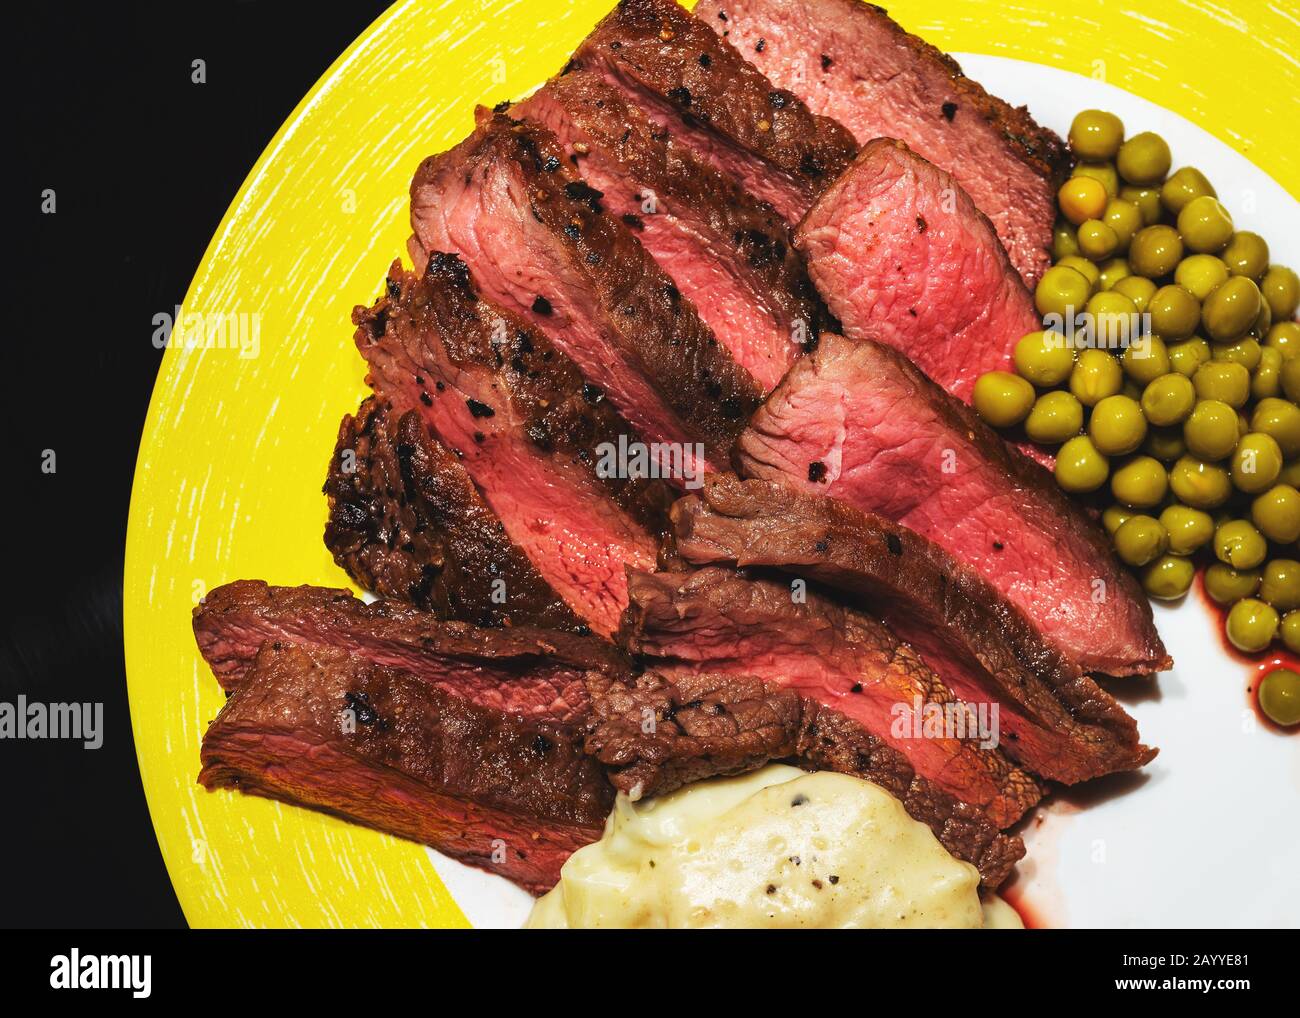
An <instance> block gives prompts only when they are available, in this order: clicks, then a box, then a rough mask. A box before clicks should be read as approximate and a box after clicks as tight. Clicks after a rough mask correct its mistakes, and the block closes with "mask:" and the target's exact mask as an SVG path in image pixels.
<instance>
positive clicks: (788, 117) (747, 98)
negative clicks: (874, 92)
mask: <svg viewBox="0 0 1300 1018" xmlns="http://www.w3.org/2000/svg"><path fill="white" fill-rule="evenodd" d="M574 62H575V64H576V65H577V66H582V67H596V68H602V69H604V70H605V71H606V72H607V73H608V74H610V75H613V76H616V77H617V78H618V79H620V80H621V81H622V82H624V83H625V84H626V86H627V87H629V88H631V89H633V90H636V91H638V92H640V93H642V94H645V95H647V96H653V97H654V98H656V99H658V100H661V101H662V102H663V103H664V104H665V105H666V106H667V107H669V108H671V109H672V110H674V111H675V112H676V114H677V115H678V116H679V117H680V118H681V121H682V122H683V123H684V124H686V125H687V126H690V127H694V126H698V125H703V126H704V127H705V128H707V129H708V130H710V131H712V132H715V133H716V134H717V135H719V136H721V138H723V139H725V140H726V142H727V143H729V144H730V145H732V146H734V147H735V148H736V149H739V150H740V151H741V152H744V153H749V154H751V155H752V156H754V157H755V158H757V159H759V160H761V161H762V162H763V163H764V164H766V165H767V166H768V167H770V169H771V171H772V172H774V173H776V174H779V175H781V176H782V177H784V178H785V179H786V180H787V181H788V182H789V184H790V186H792V187H793V188H794V189H795V190H797V191H798V193H799V194H800V195H802V197H803V199H804V201H805V202H811V200H812V199H813V198H814V197H816V195H817V194H818V193H819V192H820V191H821V189H822V188H823V187H825V186H826V184H827V183H829V182H830V181H832V180H834V179H835V177H837V176H838V175H839V174H840V172H841V171H843V169H844V168H845V167H846V166H847V165H848V164H849V162H850V160H852V158H853V155H854V153H855V152H856V151H857V143H856V142H855V141H854V139H853V136H852V135H851V134H850V133H849V132H848V130H846V129H845V128H844V127H843V126H841V125H840V124H838V123H836V122H835V121H833V120H831V119H829V118H827V117H819V116H816V115H815V114H813V113H812V112H811V111H809V109H808V107H807V106H806V105H805V103H804V102H803V100H802V99H800V98H799V97H798V96H796V95H795V94H794V93H793V92H790V91H788V90H786V89H782V88H777V87H776V86H775V85H773V84H772V82H770V81H768V79H767V78H766V77H765V76H764V75H763V74H762V73H761V72H760V71H759V70H758V69H757V68H755V67H754V66H753V65H752V64H750V63H749V62H748V61H747V60H746V59H745V57H744V56H743V55H742V54H741V53H740V52H738V51H737V50H736V49H735V48H734V47H733V46H731V45H730V44H729V43H727V42H726V41H725V40H723V39H721V38H720V37H718V36H717V35H715V34H714V33H713V32H712V31H711V30H710V29H709V28H708V27H707V26H706V25H704V24H702V23H701V22H700V21H698V20H697V19H695V18H693V17H691V16H690V14H688V13H687V12H686V11H685V10H683V9H682V8H681V7H679V6H678V5H677V4H676V3H673V2H672V0H620V3H619V4H618V5H617V6H616V7H615V8H614V10H612V11H611V12H610V13H609V14H608V15H606V16H605V18H604V20H603V21H601V22H600V24H599V25H597V26H596V28H595V30H594V31H593V32H592V33H591V35H590V36H588V37H587V39H586V41H585V42H584V43H583V44H582V46H581V47H579V49H578V51H577V53H575V54H574ZM782 211H783V213H785V214H787V215H788V212H786V210H782ZM793 218H798V217H797V216H794V217H793Z"/></svg>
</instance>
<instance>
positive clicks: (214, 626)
mask: <svg viewBox="0 0 1300 1018" xmlns="http://www.w3.org/2000/svg"><path fill="white" fill-rule="evenodd" d="M193 626H194V638H195V640H196V641H197V643H198V646H199V652H200V653H201V654H202V655H203V658H204V660H205V661H207V663H208V665H209V666H210V667H211V668H212V672H213V674H214V675H215V676H216V677H217V681H218V682H220V683H221V685H222V686H223V687H225V688H226V689H227V690H231V689H235V688H237V687H238V686H239V685H240V683H241V682H242V681H243V679H244V676H245V675H246V673H247V672H248V669H249V668H250V667H251V666H252V663H253V659H254V658H255V657H256V656H257V652H258V650H259V649H260V648H261V647H262V645H263V644H264V643H271V644H276V643H282V644H297V645H299V646H303V647H308V648H310V647H321V648H335V649H339V650H346V651H348V652H349V653H351V654H352V655H354V656H355V657H357V658H360V659H364V660H369V661H373V662H374V663H376V664H379V665H384V666H387V667H394V668H400V669H402V670H403V671H406V672H409V673H411V674H416V675H424V676H426V678H428V680H429V681H430V682H431V683H435V684H436V683H438V682H446V683H447V684H449V685H453V686H454V685H456V684H457V683H461V684H463V685H465V688H466V689H468V688H469V687H470V686H473V687H474V688H475V689H483V690H486V691H487V695H488V696H489V698H490V699H493V700H497V699H500V698H501V697H503V696H504V697H507V698H508V694H509V692H510V691H509V689H506V688H503V689H502V690H500V691H499V692H498V693H493V692H492V684H493V683H499V684H500V685H502V686H503V687H508V686H510V684H511V683H512V682H514V681H516V680H517V681H523V680H524V679H525V678H528V677H529V676H533V677H539V679H540V680H543V681H545V682H549V683H550V684H551V685H552V686H553V687H554V690H555V693H554V696H553V697H552V699H551V701H549V702H547V703H542V704H541V705H540V706H538V707H536V708H534V707H531V706H530V707H522V706H517V707H514V708H512V710H515V711H516V712H527V713H539V712H541V713H548V712H549V713H551V714H555V716H565V717H577V716H581V715H582V714H583V713H584V712H585V710H586V696H585V692H584V690H585V687H581V683H582V681H583V680H582V677H583V675H584V673H586V672H588V671H598V672H602V673H604V674H607V675H609V676H611V677H612V678H615V679H619V680H622V679H626V678H628V677H630V674H631V666H630V665H629V663H628V661H627V658H626V657H624V656H623V654H621V653H620V652H619V651H617V650H616V649H615V648H614V647H613V646H611V645H610V644H609V643H607V642H605V641H604V640H599V639H597V638H595V637H589V636H579V635H577V634H574V633H564V632H558V631H552V630H548V629H540V628H537V627H534V626H523V625H521V626H512V627H508V628H503V629H480V628H477V627H475V626H472V625H468V624H466V623H463V622H453V621H443V620H439V619H436V618H433V617H432V616H430V615H429V614H428V613H427V612H423V611H420V610H419V609H416V608H413V607H411V606H410V605H407V604H403V603H401V602H397V601H375V602H373V603H371V604H366V603H365V602H363V601H362V600H360V599H359V598H357V597H355V596H354V595H353V594H352V593H351V592H349V591H346V590H335V589H331V588H329V587H312V586H301V587H274V586H270V585H269V584H267V583H264V582H263V581H261V580H236V581H235V582H233V583H227V584H225V585H223V586H220V587H217V588H216V589H214V590H212V591H210V592H209V593H208V595H207V596H206V597H205V598H204V599H203V601H202V602H200V603H199V604H198V606H197V607H195V609H194V616H193ZM466 675H468V676H469V678H465V676H466ZM476 676H482V678H483V681H482V682H479V681H476V680H475V678H476ZM580 687H581V688H580ZM464 695H469V694H468V693H465V694H464ZM557 712H558V713H557Z"/></svg>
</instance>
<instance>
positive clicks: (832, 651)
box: [620, 568, 1042, 827]
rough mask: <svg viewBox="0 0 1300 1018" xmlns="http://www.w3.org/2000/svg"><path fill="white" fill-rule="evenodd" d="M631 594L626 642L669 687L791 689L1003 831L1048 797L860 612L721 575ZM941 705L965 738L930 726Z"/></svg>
mask: <svg viewBox="0 0 1300 1018" xmlns="http://www.w3.org/2000/svg"><path fill="white" fill-rule="evenodd" d="M628 593H629V596H630V597H631V603H630V604H629V606H628V610H627V613H626V616H625V618H624V625H623V628H622V630H621V631H620V637H621V639H622V640H623V641H624V642H625V643H626V645H627V646H628V648H629V649H630V650H632V651H634V652H635V653H639V654H643V655H645V656H647V657H649V658H652V659H654V660H653V661H652V662H651V664H652V667H653V668H654V670H656V671H661V672H663V673H664V674H665V675H667V676H668V677H669V678H676V677H678V676H679V675H680V674H682V673H687V674H691V673H711V674H722V675H749V676H754V677H756V678H758V679H761V680H763V681H765V682H771V683H774V684H776V685H777V686H779V687H782V688H787V689H792V690H794V691H795V692H796V693H798V694H799V695H800V696H802V697H806V698H808V699H811V700H814V701H816V702H817V703H819V704H821V705H823V706H825V707H829V708H830V709H832V710H835V711H838V712H839V713H841V714H843V715H845V716H846V717H847V718H849V719H851V721H852V722H853V723H854V724H855V725H858V726H861V727H862V728H863V729H864V730H865V731H866V732H867V733H869V734H870V735H872V736H874V737H875V738H877V739H879V740H881V741H882V742H883V743H885V744H886V745H888V746H890V747H892V748H893V749H894V750H896V751H897V752H899V753H901V754H902V755H903V756H905V757H906V758H907V761H908V763H909V764H910V765H911V766H912V767H913V768H914V769H915V770H916V772H917V773H918V774H920V775H921V776H922V777H924V778H927V779H928V780H929V781H931V782H933V783H934V784H935V785H937V786H938V787H939V788H941V789H943V790H944V791H945V792H947V793H948V794H950V795H952V796H954V797H955V798H959V799H961V800H963V801H964V802H967V803H970V804H971V805H973V806H977V807H979V808H980V809H982V810H983V811H984V812H985V813H986V814H987V815H988V817H989V819H990V820H992V821H993V822H994V823H995V824H997V825H998V826H999V827H1008V826H1010V825H1011V824H1013V823H1015V821H1016V820H1018V819H1019V818H1020V817H1021V816H1022V815H1023V814H1024V812H1025V810H1027V809H1028V808H1029V807H1030V806H1032V805H1033V804H1034V803H1035V802H1037V801H1038V799H1039V798H1040V797H1041V795H1042V788H1041V786H1040V785H1039V783H1038V781H1037V780H1036V779H1035V778H1034V777H1033V776H1031V775H1030V774H1028V773H1026V772H1025V771H1023V770H1021V769H1020V768H1019V767H1017V766H1015V765H1014V764H1013V763H1011V761H1009V760H1008V759H1007V758H1006V757H1005V756H1003V755H1002V754H1001V753H1000V752H999V751H997V750H996V749H993V748H981V747H980V746H979V744H978V741H979V737H978V736H977V735H975V734H974V730H975V727H976V726H975V723H974V720H973V719H970V718H969V716H968V714H967V706H966V705H962V704H960V703H957V702H955V700H954V698H953V696H952V694H951V692H950V691H949V690H948V689H947V687H946V686H944V684H943V681H942V680H941V679H940V678H939V677H938V676H937V675H935V674H934V672H932V671H931V670H930V669H929V668H927V667H926V665H925V663H924V662H923V661H922V660H921V659H920V658H919V657H918V656H917V655H916V653H915V652H914V651H913V650H912V649H911V648H910V647H908V646H907V645H906V644H905V643H903V642H902V641H901V640H899V639H898V637H897V636H895V635H894V634H893V633H892V632H890V631H889V629H887V628H886V627H885V626H884V625H883V624H882V623H881V622H879V621H877V620H876V619H874V618H871V617H870V616H868V615H866V614H864V613H862V612H859V611H855V610H853V609H850V608H847V607H844V606H843V605H840V604H837V603H835V602H832V601H830V600H828V599H827V598H825V597H823V596H821V595H820V594H818V593H816V592H815V591H811V590H806V589H799V590H796V589H794V588H792V586H791V585H790V584H788V583H786V582H782V581H779V580H773V579H768V578H750V577H744V576H741V575H740V574H739V573H737V572H735V571H733V570H730V569H720V568H707V569H701V570H698V571H696V572H693V573H657V574H651V573H642V572H633V571H629V576H628ZM945 708H947V709H949V710H950V711H951V714H952V717H953V719H954V722H955V721H956V720H957V719H958V718H960V719H961V724H963V725H965V726H966V728H965V730H964V731H957V730H955V728H956V726H955V724H954V725H953V726H952V727H951V728H942V727H937V726H936V727H931V726H925V727H923V721H924V720H925V719H926V718H927V717H931V718H932V717H934V716H936V713H938V714H942V713H943V712H944V710H945ZM972 709H973V708H972Z"/></svg>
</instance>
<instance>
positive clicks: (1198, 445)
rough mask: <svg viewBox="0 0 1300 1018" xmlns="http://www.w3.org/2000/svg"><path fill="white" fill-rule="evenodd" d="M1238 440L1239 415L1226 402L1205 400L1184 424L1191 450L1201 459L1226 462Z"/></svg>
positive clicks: (1184, 438)
mask: <svg viewBox="0 0 1300 1018" xmlns="http://www.w3.org/2000/svg"><path fill="white" fill-rule="evenodd" d="M1179 377H1181V376H1179ZM1237 438H1238V434H1237V411H1235V410H1234V409H1233V408H1232V407H1230V406H1229V405H1228V404H1227V403H1224V402H1223V401H1222V400H1217V399H1203V400H1201V401H1200V402H1198V403H1197V404H1196V406H1195V407H1194V408H1193V409H1192V412H1191V414H1190V415H1189V416H1188V418H1187V421H1186V422H1185V423H1184V424H1183V440H1184V441H1185V442H1186V443H1187V450H1188V452H1190V453H1191V454H1192V455H1193V456H1195V457H1197V458H1198V459H1203V460H1207V461H1216V460H1221V459H1225V458H1226V457H1227V456H1228V455H1230V454H1231V453H1232V450H1233V449H1234V448H1235V447H1236V445H1237Z"/></svg>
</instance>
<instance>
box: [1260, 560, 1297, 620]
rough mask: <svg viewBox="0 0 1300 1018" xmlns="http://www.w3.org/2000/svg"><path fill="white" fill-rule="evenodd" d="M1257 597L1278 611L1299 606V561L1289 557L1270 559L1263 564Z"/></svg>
mask: <svg viewBox="0 0 1300 1018" xmlns="http://www.w3.org/2000/svg"><path fill="white" fill-rule="evenodd" d="M1259 597H1260V600H1261V601H1267V602H1268V603H1269V604H1271V605H1272V606H1273V607H1274V608H1276V609H1277V610H1278V611H1280V612H1289V611H1291V610H1293V609H1295V608H1300V562H1297V561H1295V559H1289V558H1275V559H1271V560H1270V561H1269V562H1268V564H1267V565H1266V566H1264V575H1263V579H1261V580H1260V584H1259Z"/></svg>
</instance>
